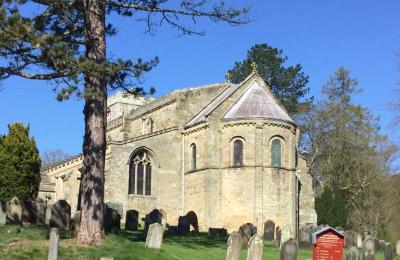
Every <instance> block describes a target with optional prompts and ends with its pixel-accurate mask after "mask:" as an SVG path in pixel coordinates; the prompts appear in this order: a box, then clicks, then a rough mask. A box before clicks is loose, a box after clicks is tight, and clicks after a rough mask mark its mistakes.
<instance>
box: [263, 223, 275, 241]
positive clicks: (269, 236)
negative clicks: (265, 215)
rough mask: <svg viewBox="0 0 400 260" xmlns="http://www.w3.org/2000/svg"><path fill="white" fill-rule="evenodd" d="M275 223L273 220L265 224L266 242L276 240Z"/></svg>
mask: <svg viewBox="0 0 400 260" xmlns="http://www.w3.org/2000/svg"><path fill="white" fill-rule="evenodd" d="M274 234H275V222H274V221H272V220H270V219H269V220H267V221H265V223H264V240H266V241H271V240H273V239H274V238H275V236H274Z"/></svg>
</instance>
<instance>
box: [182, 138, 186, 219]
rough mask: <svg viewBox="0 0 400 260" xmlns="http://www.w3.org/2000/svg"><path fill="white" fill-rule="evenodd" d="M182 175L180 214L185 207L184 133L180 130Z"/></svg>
mask: <svg viewBox="0 0 400 260" xmlns="http://www.w3.org/2000/svg"><path fill="white" fill-rule="evenodd" d="M181 158H182V167H181V171H182V176H181V185H182V186H181V191H182V194H181V216H183V215H184V212H183V211H184V207H185V134H184V133H183V131H182V157H181Z"/></svg>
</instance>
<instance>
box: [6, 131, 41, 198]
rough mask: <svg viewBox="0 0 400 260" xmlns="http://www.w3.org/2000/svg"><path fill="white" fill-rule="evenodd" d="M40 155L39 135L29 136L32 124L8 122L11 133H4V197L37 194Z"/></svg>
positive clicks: (33, 196)
mask: <svg viewBox="0 0 400 260" xmlns="http://www.w3.org/2000/svg"><path fill="white" fill-rule="evenodd" d="M40 164H41V162H40V157H39V152H38V149H37V147H36V142H35V139H34V138H33V137H32V138H29V126H28V127H24V126H23V125H22V124H21V123H15V124H12V125H9V126H8V135H4V136H1V137H0V201H6V200H9V199H11V198H12V197H14V196H17V197H18V198H19V199H22V200H24V199H34V198H36V197H37V194H38V190H39V183H40Z"/></svg>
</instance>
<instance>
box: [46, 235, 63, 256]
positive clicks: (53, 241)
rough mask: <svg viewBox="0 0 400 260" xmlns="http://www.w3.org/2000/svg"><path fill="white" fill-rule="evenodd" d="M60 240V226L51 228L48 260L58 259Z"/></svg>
mask: <svg viewBox="0 0 400 260" xmlns="http://www.w3.org/2000/svg"><path fill="white" fill-rule="evenodd" d="M59 241H60V232H59V229H58V228H50V241H49V252H48V256H47V259H48V260H57V259H58V247H59Z"/></svg>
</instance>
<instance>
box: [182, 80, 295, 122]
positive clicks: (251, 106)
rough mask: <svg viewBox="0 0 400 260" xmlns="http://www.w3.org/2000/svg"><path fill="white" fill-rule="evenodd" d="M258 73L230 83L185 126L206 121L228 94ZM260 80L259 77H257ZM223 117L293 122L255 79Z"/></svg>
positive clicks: (271, 95)
mask: <svg viewBox="0 0 400 260" xmlns="http://www.w3.org/2000/svg"><path fill="white" fill-rule="evenodd" d="M253 77H258V78H259V76H258V74H256V73H253V74H251V75H250V76H249V77H247V78H246V79H245V80H244V81H243V82H241V83H240V84H230V85H229V86H228V87H227V88H226V89H225V90H224V91H222V93H221V94H219V95H218V96H217V97H216V98H215V99H214V100H212V101H211V102H210V103H209V104H208V105H207V106H206V107H205V108H203V109H202V110H201V111H200V112H199V113H198V114H197V115H196V116H195V117H193V118H192V119H191V120H190V121H189V122H188V123H187V124H186V125H185V127H186V128H187V127H191V126H195V125H197V124H200V123H202V122H205V121H206V118H207V116H209V115H210V114H211V113H212V111H214V110H215V109H216V108H217V107H218V106H219V105H221V104H222V103H223V102H224V101H225V100H226V99H227V98H228V97H229V96H231V95H232V94H233V93H234V92H235V91H236V90H238V89H239V88H240V87H241V86H243V85H244V83H245V82H247V81H248V80H250V79H251V78H253ZM259 79H260V80H262V79H261V78H259ZM224 118H225V119H244V118H266V119H276V120H281V121H286V122H289V123H294V121H293V120H292V119H291V118H290V116H289V115H288V113H287V112H286V110H285V109H284V108H283V107H282V106H281V105H280V104H279V102H278V101H277V100H276V99H275V97H274V96H273V94H272V93H271V92H270V91H268V90H267V89H265V88H263V87H262V86H260V85H259V84H258V83H257V81H256V80H255V81H254V82H253V83H252V85H251V86H250V87H249V88H248V89H247V90H246V92H245V93H244V94H243V95H242V97H241V98H240V99H239V100H238V101H237V102H236V104H235V105H233V107H232V108H231V109H230V110H229V111H228V113H226V115H225V116H224Z"/></svg>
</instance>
